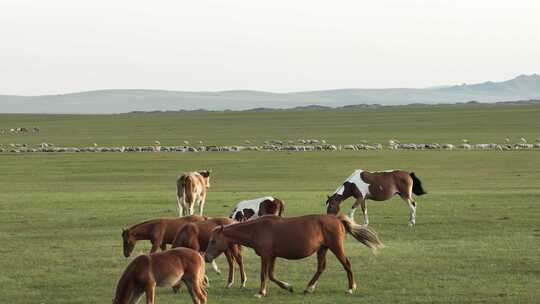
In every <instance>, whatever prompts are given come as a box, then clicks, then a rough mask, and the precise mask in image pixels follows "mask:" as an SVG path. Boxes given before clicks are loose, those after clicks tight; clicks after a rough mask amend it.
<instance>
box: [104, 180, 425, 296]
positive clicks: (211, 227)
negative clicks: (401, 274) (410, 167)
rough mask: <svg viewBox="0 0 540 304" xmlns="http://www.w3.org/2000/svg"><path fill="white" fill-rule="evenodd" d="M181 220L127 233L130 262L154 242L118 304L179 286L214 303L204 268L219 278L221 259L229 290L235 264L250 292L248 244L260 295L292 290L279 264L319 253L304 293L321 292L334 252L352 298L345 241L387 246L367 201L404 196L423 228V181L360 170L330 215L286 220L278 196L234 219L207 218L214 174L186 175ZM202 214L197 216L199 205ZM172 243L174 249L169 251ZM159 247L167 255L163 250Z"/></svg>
mask: <svg viewBox="0 0 540 304" xmlns="http://www.w3.org/2000/svg"><path fill="white" fill-rule="evenodd" d="M176 186H177V191H176V196H177V207H178V213H179V217H178V218H158V219H153V220H148V221H145V222H142V223H139V224H136V225H134V226H131V227H130V228H127V229H123V230H122V239H123V249H124V256H125V257H129V256H130V255H131V253H132V252H133V248H134V247H135V244H136V242H137V241H139V240H149V241H150V242H151V244H152V248H151V250H150V253H149V254H141V255H139V256H137V257H136V258H135V259H133V261H132V262H131V263H130V264H129V265H128V266H127V268H126V269H125V271H124V273H123V274H122V276H121V278H120V280H119V282H118V285H117V288H116V295H115V298H114V299H113V304H123V303H126V304H127V303H137V302H138V301H139V299H140V298H141V297H142V295H143V294H145V295H146V303H154V299H155V288H156V287H157V286H159V287H172V289H173V291H174V292H178V291H179V290H180V288H181V284H182V283H184V284H185V285H186V288H187V290H188V292H189V294H190V296H191V298H192V300H193V303H206V302H207V291H206V290H207V287H208V278H207V277H206V275H205V262H207V263H211V265H212V268H213V270H214V271H215V272H217V273H220V270H219V268H218V266H217V265H216V264H215V261H214V260H215V258H217V257H218V256H220V255H221V254H224V256H225V257H226V259H227V263H228V266H229V269H228V280H227V288H230V287H232V286H233V282H234V264H235V263H236V264H237V265H238V267H239V270H240V278H241V286H242V287H245V284H246V273H245V271H244V264H243V257H242V246H245V247H249V248H252V249H253V250H254V251H255V253H256V254H257V255H258V256H260V257H261V276H260V280H261V282H260V289H259V292H258V293H257V294H256V295H255V296H256V297H263V296H266V294H267V282H268V280H270V281H272V282H274V283H275V284H277V285H278V286H279V287H280V288H283V289H285V290H288V291H290V292H292V291H293V287H292V285H291V284H289V283H287V282H284V281H282V280H279V279H278V278H277V277H276V275H275V271H274V268H275V262H276V258H284V259H289V260H297V259H302V258H305V257H308V256H311V255H313V254H314V253H317V270H316V272H315V274H314V275H313V277H312V279H311V280H310V281H309V283H308V285H307V287H306V289H305V290H304V292H305V293H312V292H313V291H314V290H315V286H316V284H317V281H318V279H319V277H320V275H321V274H322V272H323V271H324V270H325V267H326V254H327V252H328V250H330V251H331V252H332V253H333V254H334V255H335V256H336V258H337V259H338V261H339V262H340V263H341V265H342V266H343V268H344V270H345V272H346V273H347V280H348V287H347V293H349V294H352V293H353V291H354V290H355V289H356V283H355V281H354V276H353V272H352V268H351V263H350V261H349V259H348V258H347V257H346V255H345V250H344V245H343V242H344V239H345V235H346V234H347V233H348V234H350V235H352V236H353V237H354V238H355V239H356V240H357V241H359V242H360V243H362V244H364V245H365V246H367V247H368V248H370V249H371V250H372V251H374V252H375V251H377V250H378V249H379V248H382V247H383V244H382V242H381V240H380V239H379V237H378V236H377V234H376V232H375V231H374V230H372V229H370V228H368V227H367V224H368V222H369V220H368V213H367V208H366V203H365V200H366V199H370V200H374V201H384V200H388V199H390V198H391V197H392V196H394V195H396V194H397V195H399V196H400V197H401V198H402V199H403V200H404V201H405V202H406V203H407V205H408V207H409V218H408V222H409V225H411V226H413V225H415V222H416V202H415V200H414V198H413V193H414V194H415V195H418V196H419V195H423V194H425V193H426V192H425V191H424V189H423V187H422V184H421V182H420V179H418V177H416V175H415V174H414V173H412V172H411V173H409V172H406V171H402V170H388V171H380V172H368V171H363V170H356V171H354V172H353V174H352V175H351V176H350V177H349V178H347V179H346V180H345V182H343V183H342V184H340V185H339V187H338V188H337V189H336V191H334V193H333V194H332V195H331V196H328V198H327V201H326V211H327V214H312V215H304V216H299V217H282V214H283V210H284V205H285V204H284V202H283V201H282V200H280V199H278V198H274V197H270V196H269V197H261V198H257V199H252V200H246V201H242V202H240V203H238V204H237V205H236V207H235V208H234V210H233V211H232V213H231V214H230V216H229V217H222V218H209V217H206V216H203V211H204V203H205V199H206V194H207V191H208V189H209V187H210V171H207V170H204V171H198V172H186V173H184V174H182V175H181V176H179V177H178V178H177V181H176ZM349 197H354V199H355V200H356V201H355V203H354V204H353V206H352V208H351V211H350V214H349V216H347V215H344V214H339V215H338V212H339V210H340V204H341V203H342V202H343V201H344V200H346V199H347V198H349ZM196 204H197V205H198V206H199V213H200V215H193V213H194V207H195V205H196ZM358 206H360V208H361V210H362V213H363V216H364V223H365V225H359V224H356V223H355V221H354V213H355V210H356V208H357V207H358ZM168 244H170V245H171V246H172V247H171V249H168V250H167V245H168ZM158 248H160V249H161V250H162V252H159V253H158V252H156V251H157V250H158Z"/></svg>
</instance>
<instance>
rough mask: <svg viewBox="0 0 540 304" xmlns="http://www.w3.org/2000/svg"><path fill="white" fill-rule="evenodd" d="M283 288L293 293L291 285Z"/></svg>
mask: <svg viewBox="0 0 540 304" xmlns="http://www.w3.org/2000/svg"><path fill="white" fill-rule="evenodd" d="M285 288H287V290H288V291H289V292H293V291H294V290H293V286H292V285H291V284H285Z"/></svg>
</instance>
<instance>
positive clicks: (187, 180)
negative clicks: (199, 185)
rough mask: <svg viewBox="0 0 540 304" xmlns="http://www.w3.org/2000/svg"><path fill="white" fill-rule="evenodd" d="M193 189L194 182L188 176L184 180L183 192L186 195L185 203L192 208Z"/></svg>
mask: <svg viewBox="0 0 540 304" xmlns="http://www.w3.org/2000/svg"><path fill="white" fill-rule="evenodd" d="M192 188H193V180H192V177H191V176H189V175H188V176H186V178H185V179H184V186H183V187H182V191H183V193H184V201H187V203H188V204H189V206H190V207H191V204H192V203H193V192H192V191H191V190H192Z"/></svg>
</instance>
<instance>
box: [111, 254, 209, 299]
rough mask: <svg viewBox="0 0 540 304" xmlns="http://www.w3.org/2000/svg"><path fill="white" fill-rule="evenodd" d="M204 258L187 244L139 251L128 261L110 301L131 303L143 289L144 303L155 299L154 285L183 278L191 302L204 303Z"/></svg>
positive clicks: (205, 297)
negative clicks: (151, 251)
mask: <svg viewBox="0 0 540 304" xmlns="http://www.w3.org/2000/svg"><path fill="white" fill-rule="evenodd" d="M204 277H205V275H204V260H203V258H202V256H201V255H200V254H199V253H198V252H197V251H194V250H191V249H189V248H175V249H171V250H167V251H164V252H160V253H154V254H143V255H139V256H138V257H136V258H135V259H133V261H132V262H131V263H130V264H129V265H128V267H127V268H126V270H125V271H124V273H123V274H122V277H120V280H119V281H118V285H117V287H116V296H115V298H114V299H113V304H135V303H138V302H139V299H140V298H141V296H142V294H143V293H146V303H147V304H153V303H154V301H155V288H156V286H159V287H171V286H174V285H177V284H179V283H180V282H181V281H182V282H184V283H185V284H186V286H187V288H188V291H189V294H190V295H191V299H192V300H193V303H195V304H205V303H206V300H207V296H206V283H205V278H204Z"/></svg>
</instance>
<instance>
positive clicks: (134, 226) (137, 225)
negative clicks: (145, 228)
mask: <svg viewBox="0 0 540 304" xmlns="http://www.w3.org/2000/svg"><path fill="white" fill-rule="evenodd" d="M154 221H156V219H151V220H146V221H144V222H141V223H138V224H135V225H133V226H131V227H129V228H127V229H126V230H127V231H131V230H133V229H136V228H138V227H139V226H142V225H146V224H148V223H150V222H154Z"/></svg>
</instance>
